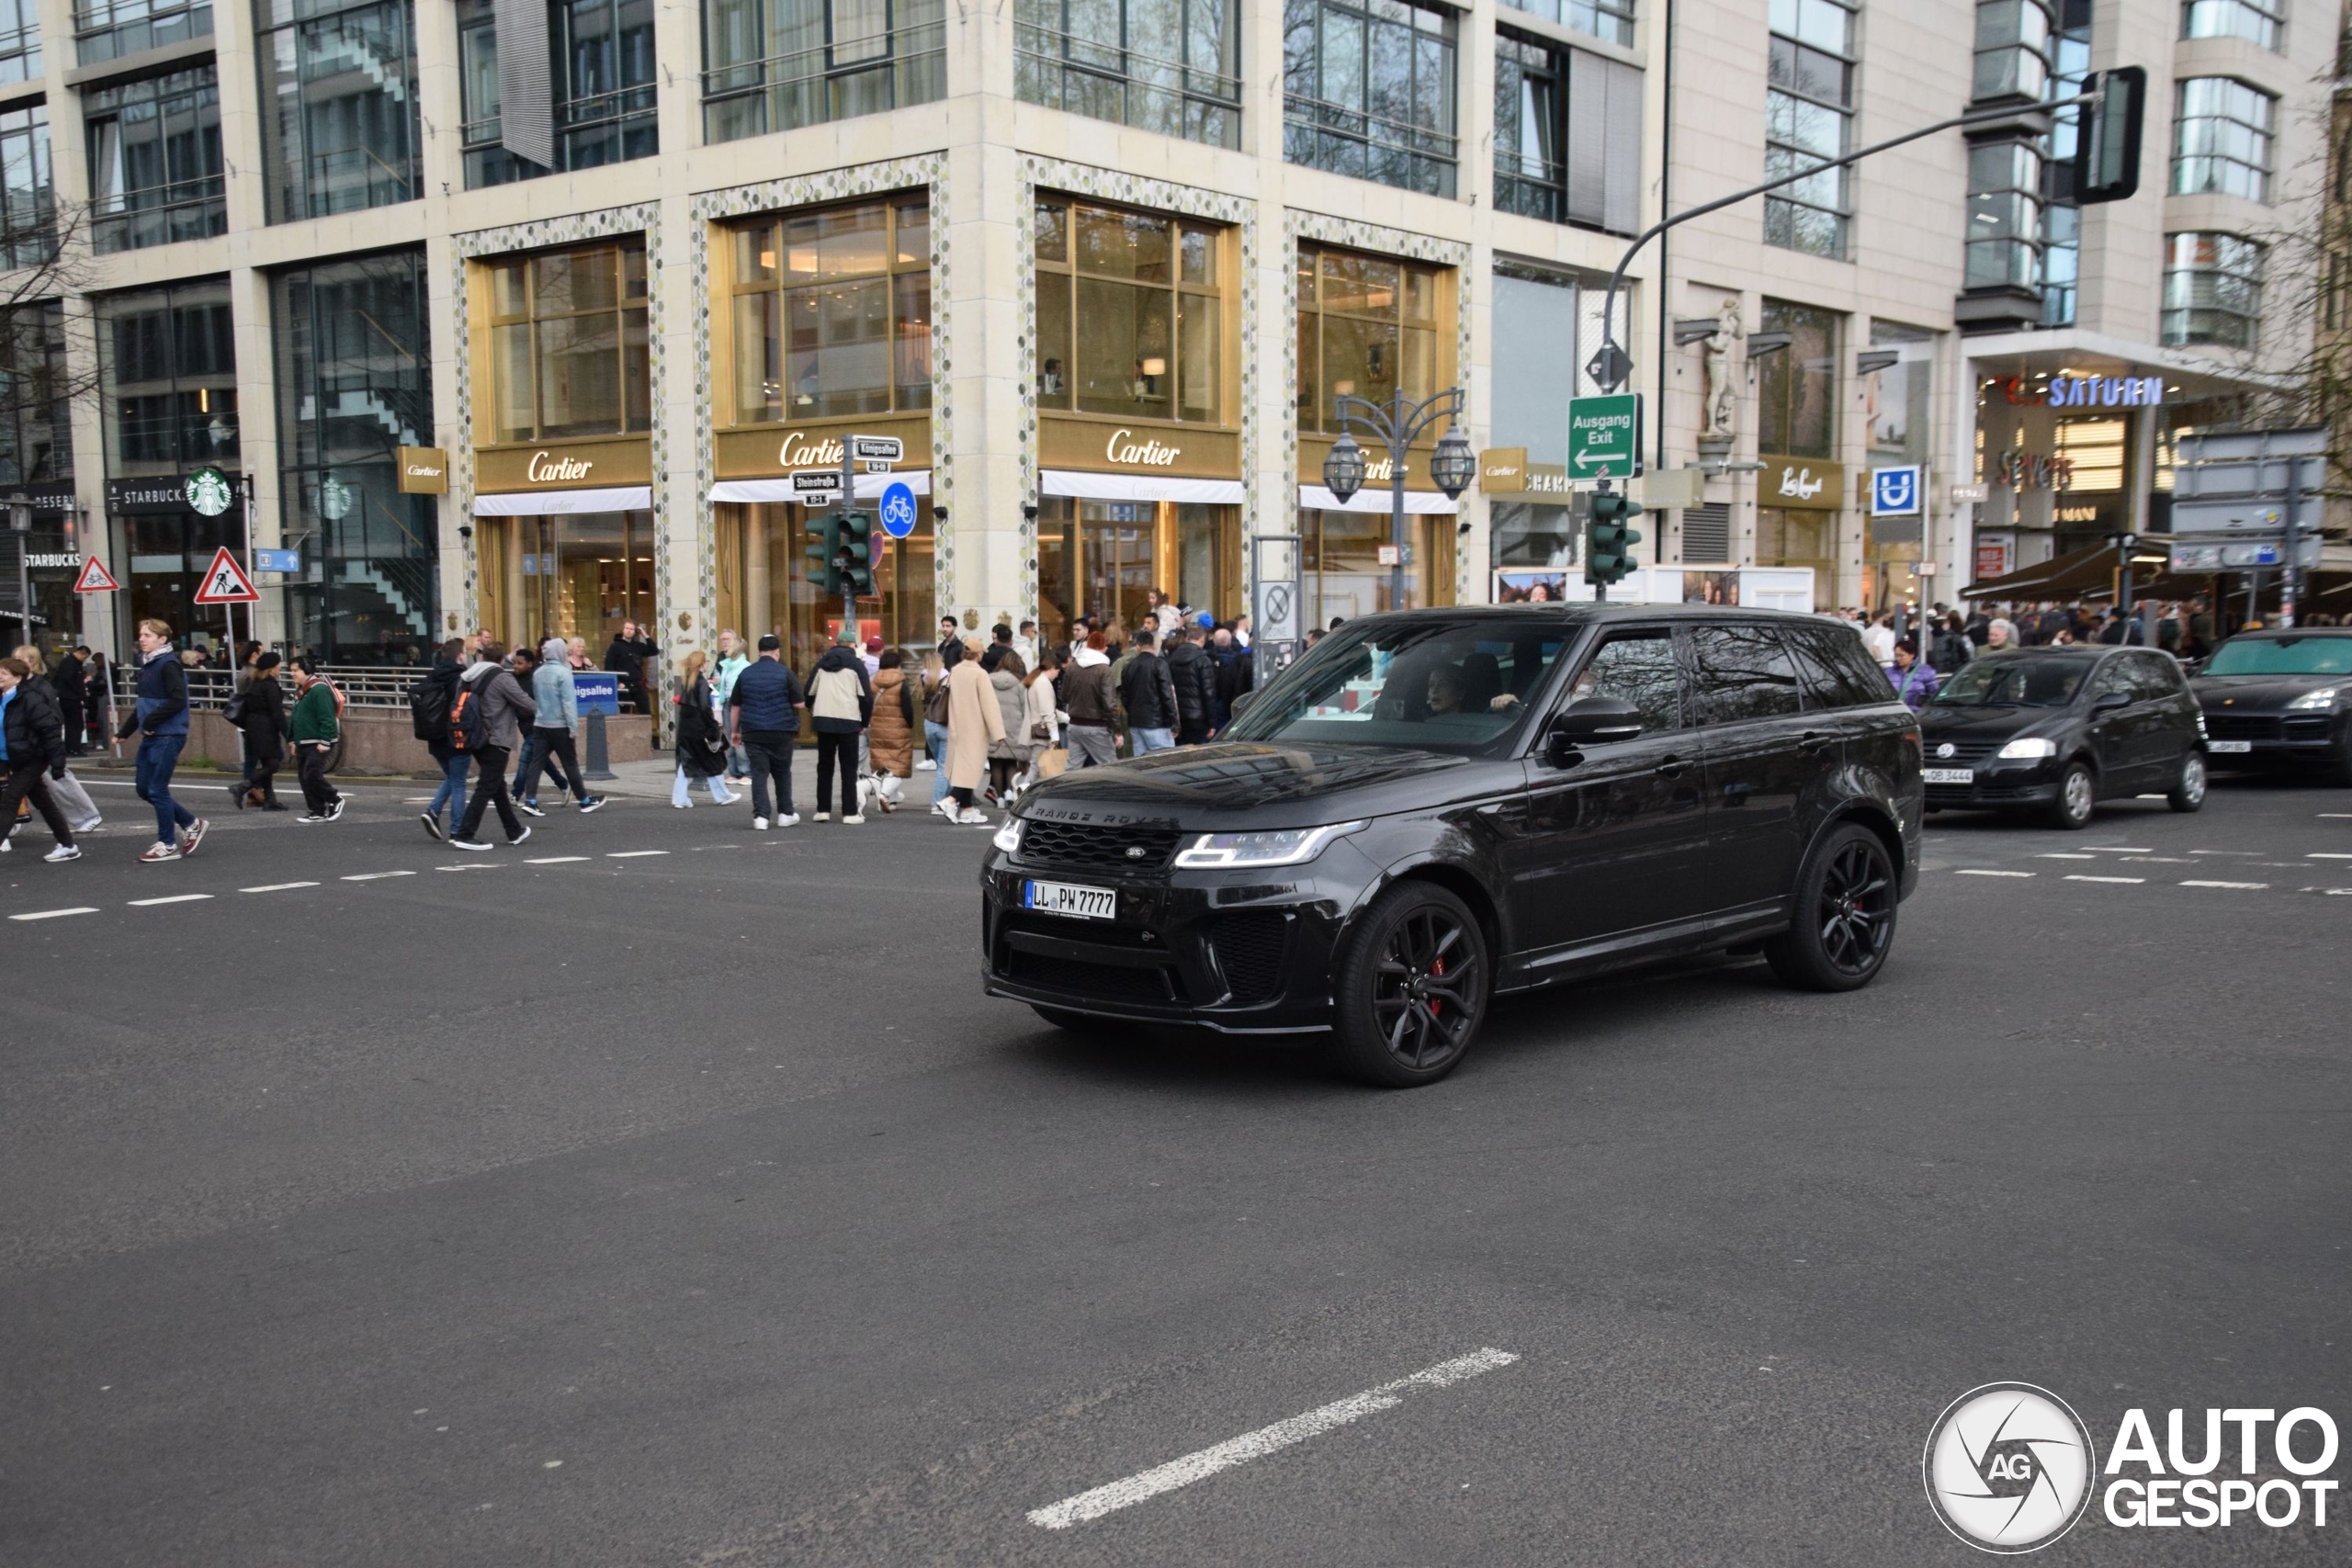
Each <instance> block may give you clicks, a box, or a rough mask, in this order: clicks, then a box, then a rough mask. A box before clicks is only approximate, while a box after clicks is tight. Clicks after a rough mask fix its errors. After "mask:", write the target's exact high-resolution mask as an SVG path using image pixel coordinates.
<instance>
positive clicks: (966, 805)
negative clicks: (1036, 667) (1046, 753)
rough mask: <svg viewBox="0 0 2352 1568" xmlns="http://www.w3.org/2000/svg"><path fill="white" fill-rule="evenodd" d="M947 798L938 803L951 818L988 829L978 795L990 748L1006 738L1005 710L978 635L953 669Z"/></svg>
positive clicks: (949, 697)
mask: <svg viewBox="0 0 2352 1568" xmlns="http://www.w3.org/2000/svg"><path fill="white" fill-rule="evenodd" d="M946 692H947V762H946V773H947V799H946V801H944V803H942V804H941V805H940V806H938V807H935V808H934V809H936V810H937V811H938V812H939V813H940V815H942V816H944V817H945V818H947V819H948V820H949V821H950V822H953V823H956V825H957V826H959V827H964V828H985V827H987V826H988V821H989V818H988V813H986V812H984V811H982V810H981V809H980V808H979V807H978V806H977V805H975V804H974V803H973V799H972V797H973V795H974V794H975V792H977V791H978V789H979V787H980V784H981V781H982V780H984V779H986V778H987V777H988V773H989V748H990V747H992V746H994V745H995V744H996V743H997V742H998V741H1000V740H1001V739H1004V710H1003V708H1002V707H1001V705H999V704H998V702H997V700H996V689H995V687H994V686H993V685H991V684H990V683H989V672H988V671H985V670H983V669H981V668H980V643H979V639H978V637H972V638H969V639H967V641H966V642H965V644H964V660H963V662H962V663H960V664H958V665H956V668H955V669H953V670H950V671H948V672H947V685H946Z"/></svg>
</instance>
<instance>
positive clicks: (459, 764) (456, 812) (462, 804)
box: [424, 751, 473, 833]
mask: <svg viewBox="0 0 2352 1568" xmlns="http://www.w3.org/2000/svg"><path fill="white" fill-rule="evenodd" d="M470 761H473V754H472V753H471V752H469V751H455V752H452V753H450V755H449V756H448V757H447V758H445V759H444V760H443V761H442V763H441V787H440V788H439V789H436V790H435V791H434V792H433V805H432V806H431V807H429V808H428V809H427V810H426V811H425V813H424V814H425V815H426V816H427V817H430V818H435V820H438V819H439V818H440V816H441V807H443V806H445V805H446V806H447V807H448V808H449V831H450V832H451V833H455V832H456V831H457V830H458V818H459V817H461V816H463V815H464V814H465V809H466V764H467V763H469V762H470Z"/></svg>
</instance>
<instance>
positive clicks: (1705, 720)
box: [1691, 623, 1803, 724]
mask: <svg viewBox="0 0 2352 1568" xmlns="http://www.w3.org/2000/svg"><path fill="white" fill-rule="evenodd" d="M1691 657H1692V662H1693V664H1694V665H1695V667H1696V668H1697V671H1698V675H1699V681H1698V698H1699V703H1698V716H1699V722H1700V723H1701V724H1737V723H1740V722H1742V721H1744V720H1747V719H1753V718H1777V717H1779V716H1781V715H1783V714H1792V713H1795V712H1798V711H1799V710H1800V708H1801V707H1802V706H1803V699H1802V698H1801V697H1800V696H1799V695H1798V689H1797V666H1796V660H1793V659H1792V658H1790V657H1789V650H1788V649H1787V648H1785V647H1783V646H1782V645H1781V634H1780V632H1779V631H1778V630H1777V629H1775V628H1774V627H1771V626H1741V625H1738V624H1736V623H1735V624H1733V625H1730V626H1696V627H1693V628H1692V629H1691Z"/></svg>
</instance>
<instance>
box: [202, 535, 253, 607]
mask: <svg viewBox="0 0 2352 1568" xmlns="http://www.w3.org/2000/svg"><path fill="white" fill-rule="evenodd" d="M260 599H261V593H260V592H259V591H258V590H256V589H255V588H254V580H253V579H252V578H250V577H248V576H246V575H245V569H244V568H243V567H242V566H239V565H238V564H237V558H236V557H234V556H232V555H231V554H230V553H229V547H228V546H226V545H223V546H221V547H220V548H219V549H218V550H216V551H214V552H213V555H212V564H211V565H210V566H208V567H206V568H205V569H204V581H203V583H202V585H201V586H199V587H198V589H197V591H196V602H197V603H198V604H256V603H258V602H259V601H260Z"/></svg>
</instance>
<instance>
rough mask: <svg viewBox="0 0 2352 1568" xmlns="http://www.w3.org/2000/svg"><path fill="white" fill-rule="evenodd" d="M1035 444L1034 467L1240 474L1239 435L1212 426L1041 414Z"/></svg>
mask: <svg viewBox="0 0 2352 1568" xmlns="http://www.w3.org/2000/svg"><path fill="white" fill-rule="evenodd" d="M1037 446H1038V459H1039V460H1038V467H1040V468H1076V469H1081V470H1085V471H1089V472H1092V473H1114V474H1164V475H1167V476H1169V477H1170V478H1171V479H1172V478H1184V479H1239V478H1240V477H1241V440H1240V437H1239V436H1238V434H1236V433H1235V432H1233V431H1229V430H1218V429H1216V428H1214V427H1211V426H1193V425H1189V424H1176V423H1166V424H1162V423H1151V424H1144V423H1138V422H1136V421H1120V420H1109V419H1085V418H1080V417H1077V416H1073V415H1069V414H1044V415H1040V416H1039V418H1038V420H1037Z"/></svg>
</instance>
